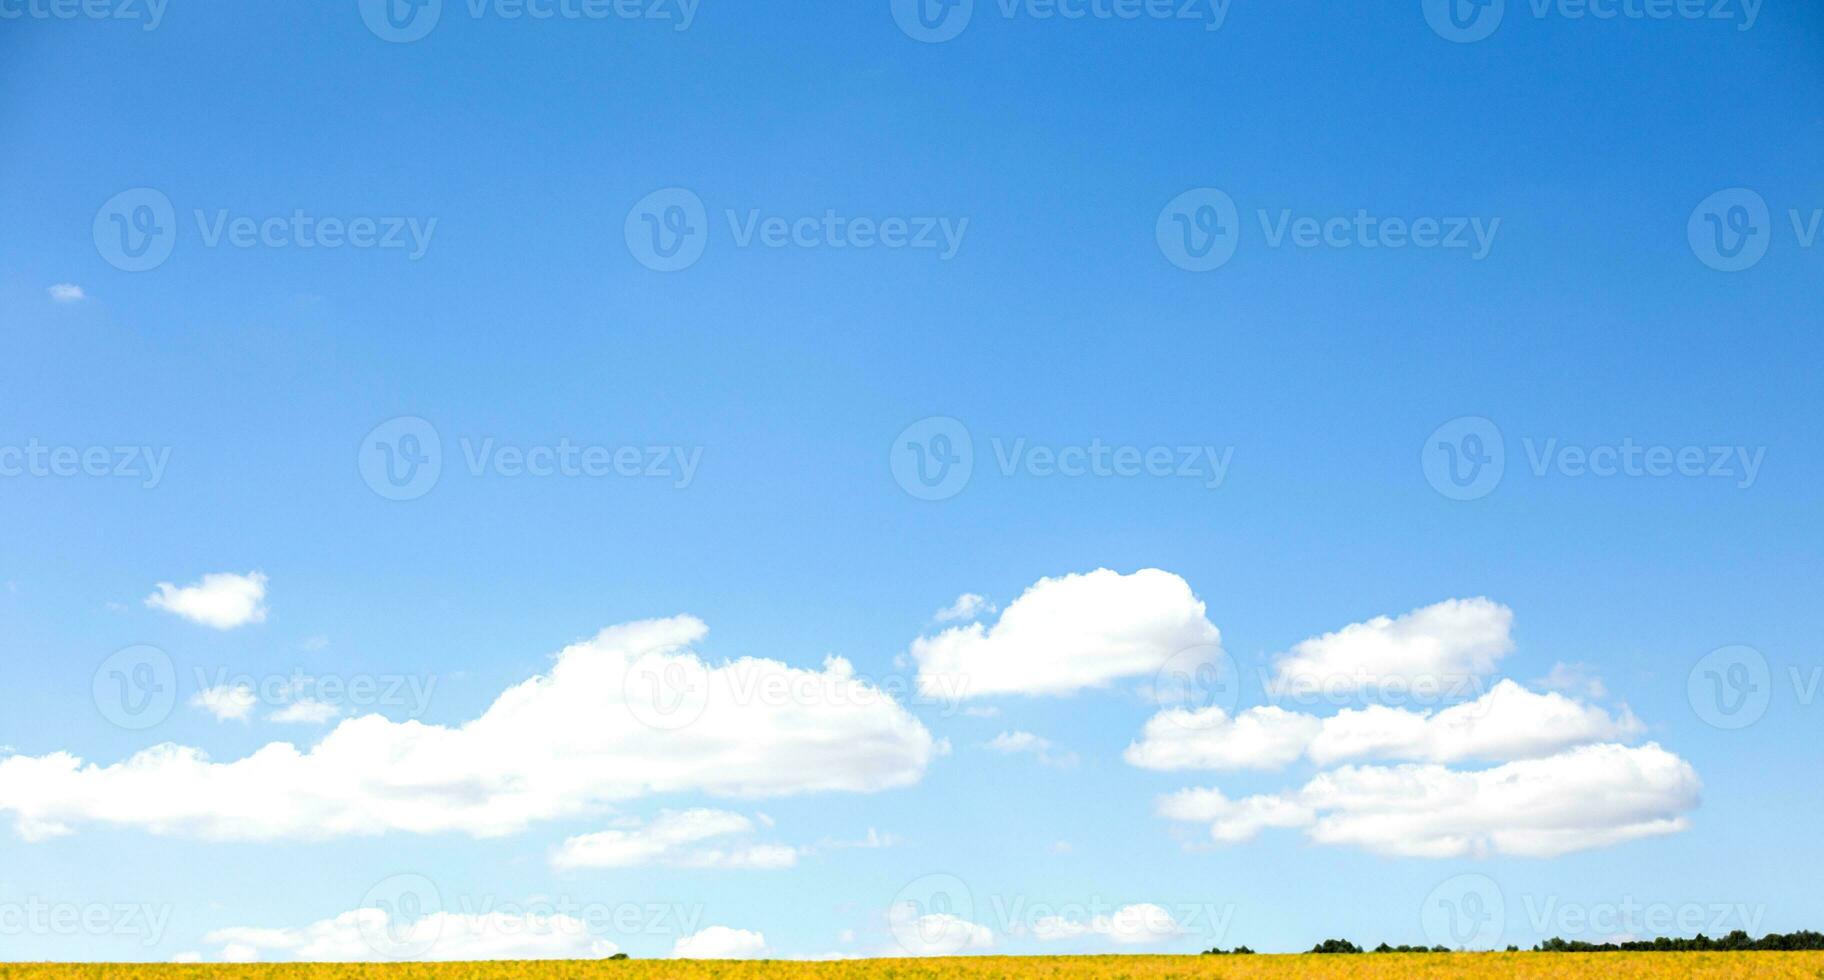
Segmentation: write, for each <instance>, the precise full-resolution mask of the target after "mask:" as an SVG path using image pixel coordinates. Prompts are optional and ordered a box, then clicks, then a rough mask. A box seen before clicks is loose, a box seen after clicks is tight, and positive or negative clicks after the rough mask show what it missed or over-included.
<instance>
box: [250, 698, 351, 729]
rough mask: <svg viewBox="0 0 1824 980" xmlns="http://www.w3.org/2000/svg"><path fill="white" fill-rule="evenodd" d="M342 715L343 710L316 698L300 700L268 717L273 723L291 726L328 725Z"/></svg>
mask: <svg viewBox="0 0 1824 980" xmlns="http://www.w3.org/2000/svg"><path fill="white" fill-rule="evenodd" d="M341 714H342V709H341V708H338V707H336V706H335V705H333V704H329V703H328V702H324V701H318V700H316V699H314V698H299V699H298V700H296V701H293V702H291V703H290V704H288V705H285V706H284V707H282V708H280V709H279V710H277V711H274V712H273V713H272V714H270V715H267V718H268V719H269V720H271V721H276V722H279V723H281V724H291V725H327V724H329V723H330V722H331V721H333V720H335V719H336V717H338V716H339V715H341Z"/></svg>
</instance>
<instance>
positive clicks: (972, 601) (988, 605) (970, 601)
mask: <svg viewBox="0 0 1824 980" xmlns="http://www.w3.org/2000/svg"><path fill="white" fill-rule="evenodd" d="M991 612H994V603H992V602H989V601H988V600H987V599H986V598H985V597H983V596H979V595H976V594H975V593H973V592H965V593H963V594H962V595H959V596H957V597H956V601H955V602H952V603H951V604H949V605H947V606H945V607H944V608H942V609H939V610H938V611H937V614H936V615H935V616H933V617H932V618H933V619H935V620H937V621H938V622H940V623H954V622H956V621H957V620H963V619H978V618H980V617H981V616H982V614H983V613H991Z"/></svg>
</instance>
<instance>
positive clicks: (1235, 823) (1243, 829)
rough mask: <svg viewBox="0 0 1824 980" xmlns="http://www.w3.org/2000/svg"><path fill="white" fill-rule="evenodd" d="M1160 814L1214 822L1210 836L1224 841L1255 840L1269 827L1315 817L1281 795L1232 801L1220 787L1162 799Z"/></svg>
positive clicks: (1301, 822) (1304, 822) (1304, 823)
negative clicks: (1223, 793) (1255, 837)
mask: <svg viewBox="0 0 1824 980" xmlns="http://www.w3.org/2000/svg"><path fill="white" fill-rule="evenodd" d="M1159 815H1160V816H1162V817H1165V818H1166V819H1168V820H1180V821H1185V822H1187V823H1208V824H1210V836H1211V838H1213V839H1214V840H1216V841H1218V842H1219V843H1223V844H1234V843H1238V842H1240V841H1244V840H1251V839H1253V837H1254V836H1255V835H1256V834H1258V833H1260V832H1261V830H1263V829H1265V828H1267V827H1303V826H1307V825H1308V824H1310V823H1311V821H1312V819H1313V816H1312V813H1311V810H1310V809H1309V808H1308V807H1305V806H1302V805H1300V804H1299V803H1297V802H1296V801H1294V800H1289V799H1285V798H1282V797H1278V796H1250V797H1247V798H1246V799H1241V800H1231V799H1229V798H1228V797H1226V796H1224V795H1222V791H1221V790H1217V789H1184V790H1179V791H1178V792H1176V793H1173V794H1171V795H1170V796H1165V797H1161V798H1160V800H1159Z"/></svg>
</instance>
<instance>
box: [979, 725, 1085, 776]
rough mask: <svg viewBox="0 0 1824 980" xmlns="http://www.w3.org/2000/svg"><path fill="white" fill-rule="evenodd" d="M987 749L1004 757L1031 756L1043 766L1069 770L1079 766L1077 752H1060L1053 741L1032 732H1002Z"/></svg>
mask: <svg viewBox="0 0 1824 980" xmlns="http://www.w3.org/2000/svg"><path fill="white" fill-rule="evenodd" d="M987 748H988V749H989V750H991V751H994V752H999V753H1001V754H1002V755H1030V756H1032V757H1033V758H1036V759H1038V760H1039V764H1040V765H1042V766H1051V767H1053V768H1055V769H1069V768H1072V767H1074V766H1075V765H1076V764H1077V754H1076V753H1075V752H1059V751H1056V747H1055V746H1053V745H1052V744H1051V740H1050V739H1047V738H1041V737H1039V736H1037V735H1034V734H1033V733H1031V732H1002V733H1000V734H999V735H996V736H995V737H994V738H992V739H989V740H988V742H987Z"/></svg>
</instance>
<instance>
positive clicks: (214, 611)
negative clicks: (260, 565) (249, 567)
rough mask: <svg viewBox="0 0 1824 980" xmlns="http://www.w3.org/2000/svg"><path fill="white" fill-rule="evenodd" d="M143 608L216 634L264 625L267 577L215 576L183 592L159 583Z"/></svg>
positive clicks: (256, 575) (181, 589) (252, 573)
mask: <svg viewBox="0 0 1824 980" xmlns="http://www.w3.org/2000/svg"><path fill="white" fill-rule="evenodd" d="M146 605H147V606H149V607H150V608H153V609H163V610H165V611H166V612H171V613H176V614H177V615H179V616H182V617H184V618H185V619H188V620H190V621H191V622H193V623H201V624H202V625H204V626H210V627H214V628H215V629H218V630H227V629H233V628H235V627H236V626H245V625H246V624H248V623H263V622H265V621H266V576H265V575H264V574H262V573H260V572H249V573H248V574H246V575H235V574H233V573H229V572H216V573H213V574H210V575H205V576H203V577H202V579H201V580H199V581H197V582H194V583H192V584H190V585H186V586H183V587H182V588H179V587H177V586H175V585H172V584H171V583H170V582H160V583H158V591H156V592H154V593H152V594H151V595H149V596H146Z"/></svg>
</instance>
